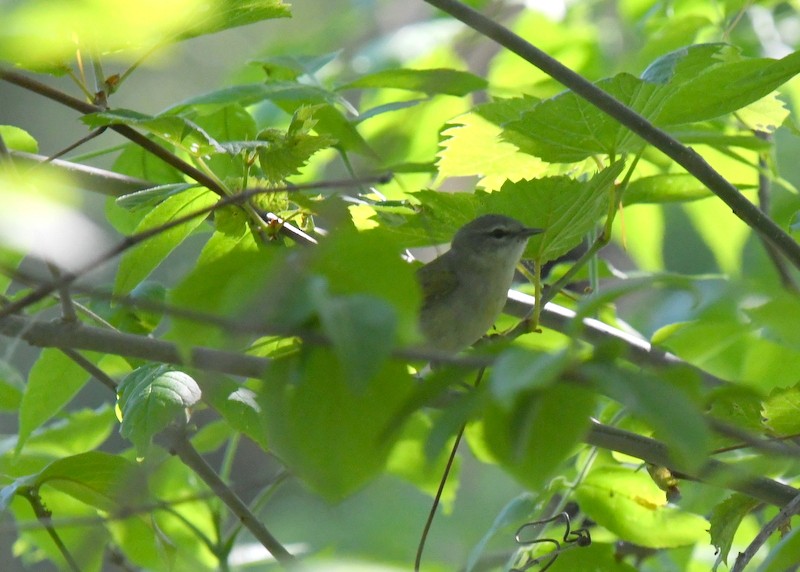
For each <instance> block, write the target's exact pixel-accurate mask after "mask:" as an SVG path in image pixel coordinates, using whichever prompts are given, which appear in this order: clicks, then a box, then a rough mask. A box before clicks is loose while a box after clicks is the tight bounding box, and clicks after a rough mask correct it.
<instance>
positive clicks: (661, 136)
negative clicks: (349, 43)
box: [425, 0, 800, 268]
mask: <svg viewBox="0 0 800 572" xmlns="http://www.w3.org/2000/svg"><path fill="white" fill-rule="evenodd" d="M425 1H426V2H427V3H428V4H431V5H433V6H436V7H437V8H439V9H440V10H442V11H444V12H447V13H448V14H450V15H451V16H453V17H455V18H456V19H458V20H461V21H462V22H463V23H464V24H466V25H467V26H469V27H470V28H472V29H474V30H476V31H478V32H480V33H481V34H483V35H484V36H486V37H487V38H490V39H492V40H494V41H495V42H497V43H498V44H500V45H501V46H503V47H505V48H507V49H508V50H510V51H511V52H513V53H515V54H517V55H518V56H520V57H521V58H523V59H524V60H526V61H527V62H529V63H531V64H533V65H534V66H536V67H537V68H539V69H540V70H542V71H543V72H544V73H546V74H547V75H549V76H550V77H552V78H553V79H555V80H556V81H558V82H559V83H561V84H562V85H564V86H566V87H567V88H569V89H571V90H572V91H573V92H574V93H575V94H576V95H578V96H579V97H582V98H583V99H585V100H587V101H588V102H590V103H591V104H592V105H594V106H595V107H597V108H598V109H600V110H601V111H603V112H604V113H606V114H607V115H609V116H611V117H613V118H614V119H616V120H617V121H619V122H620V123H621V124H622V125H624V126H625V127H627V128H628V129H630V130H631V131H633V132H634V133H636V134H637V135H639V136H640V137H641V138H642V139H644V140H645V141H647V142H648V143H650V144H651V145H653V146H654V147H656V148H657V149H659V150H660V151H661V152H663V153H664V154H665V155H667V156H668V157H671V158H672V159H673V160H675V162H677V163H678V164H679V165H681V166H682V167H683V168H684V169H686V170H687V171H688V172H689V173H691V174H692V175H694V176H695V177H696V178H697V180H699V181H700V182H701V183H703V184H704V185H705V186H706V187H708V189H709V190H711V192H713V193H714V194H715V195H717V196H718V197H719V198H720V199H721V200H722V201H724V202H725V204H727V205H728V206H729V207H730V208H731V210H732V211H733V212H734V214H735V215H736V216H738V217H739V218H740V219H742V220H743V221H744V222H745V223H747V225H748V226H750V227H752V228H753V229H755V230H756V231H757V232H758V233H759V234H760V235H761V236H763V237H764V238H765V239H766V240H768V241H770V242H771V243H772V244H774V245H775V247H776V248H777V249H778V250H779V251H780V252H781V253H782V254H783V255H784V256H786V258H788V259H789V260H790V261H791V262H792V264H794V266H796V267H797V268H800V244H798V243H797V242H795V240H794V239H793V238H792V237H791V236H789V234H788V233H786V232H785V231H784V230H783V229H782V228H781V227H780V226H778V225H777V224H776V223H775V222H774V221H773V220H772V219H771V218H769V217H768V216H767V215H766V214H764V213H763V212H762V211H761V210H760V209H759V208H758V207H757V206H756V205H754V204H753V203H751V202H750V201H749V200H747V198H746V197H745V196H744V195H742V194H741V193H740V192H739V190H738V189H737V188H736V187H735V186H733V185H732V184H731V183H729V182H728V181H727V180H726V179H725V178H724V177H722V175H720V174H719V173H718V172H717V171H715V170H714V169H713V168H712V167H711V165H709V164H708V163H707V162H706V161H705V160H704V159H703V158H702V157H701V156H700V155H699V154H697V153H696V152H695V151H694V150H692V149H691V148H689V147H686V146H685V145H682V144H681V143H680V142H679V141H678V140H677V139H675V138H674V137H672V136H671V135H669V134H668V133H666V132H665V131H663V130H661V129H659V128H657V127H656V126H654V125H653V124H652V123H650V122H649V121H648V120H647V119H645V118H644V117H642V116H641V115H639V114H638V113H636V112H635V111H634V110H632V109H630V108H629V107H627V106H625V105H624V104H622V103H621V102H619V101H618V100H616V99H615V98H613V97H612V96H611V95H609V94H608V93H606V92H605V91H603V90H602V89H600V88H599V87H597V86H596V85H594V84H593V83H591V82H590V81H588V80H587V79H585V78H584V77H582V76H581V75H579V74H577V73H575V72H573V71H572V70H570V69H569V68H568V67H566V66H565V65H564V64H562V63H561V62H559V61H558V60H556V59H555V58H553V57H551V56H549V55H547V54H546V53H545V52H543V51H542V50H540V49H539V48H537V47H535V46H533V45H532V44H530V43H529V42H527V41H525V40H524V39H522V38H521V37H520V36H518V35H516V34H515V33H513V32H512V31H511V30H509V29H508V28H506V27H504V26H502V25H500V24H498V23H497V22H494V21H492V20H491V19H489V18H487V17H486V16H484V15H482V14H481V13H480V12H478V11H476V10H474V9H473V8H470V7H469V6H467V5H465V4H463V3H461V2H458V1H457V0H425Z"/></svg>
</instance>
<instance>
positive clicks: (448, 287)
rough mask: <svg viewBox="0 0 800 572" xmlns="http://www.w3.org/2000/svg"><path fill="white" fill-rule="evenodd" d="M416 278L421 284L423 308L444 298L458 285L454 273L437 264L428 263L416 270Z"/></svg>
mask: <svg viewBox="0 0 800 572" xmlns="http://www.w3.org/2000/svg"><path fill="white" fill-rule="evenodd" d="M417 279H418V280H419V283H420V285H421V286H422V293H423V296H424V299H423V301H422V308H423V309H424V308H425V307H426V306H428V305H429V304H432V303H434V302H436V301H438V300H441V299H442V298H446V297H447V296H449V295H450V294H451V293H452V292H453V291H454V290H455V289H456V287H457V286H458V279H457V277H456V275H455V273H454V272H453V271H451V270H450V269H448V268H445V267H442V266H440V265H437V264H433V265H431V264H428V265H425V266H423V267H422V268H420V269H419V270H417Z"/></svg>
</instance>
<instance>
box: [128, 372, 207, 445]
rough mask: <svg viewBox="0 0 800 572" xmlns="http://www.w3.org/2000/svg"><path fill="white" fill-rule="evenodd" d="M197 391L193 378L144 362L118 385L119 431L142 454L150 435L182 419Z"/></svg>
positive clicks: (150, 438) (198, 392) (191, 404)
mask: <svg viewBox="0 0 800 572" xmlns="http://www.w3.org/2000/svg"><path fill="white" fill-rule="evenodd" d="M200 393H201V392H200V388H199V387H198V385H197V382H195V380H194V379H192V378H191V377H189V376H188V375H187V374H185V373H183V372H181V371H176V370H174V369H172V368H171V367H169V366H166V365H147V366H143V367H140V368H138V369H136V370H134V371H133V372H132V373H131V374H129V375H128V376H127V377H126V378H125V379H123V380H122V383H120V385H119V390H118V406H119V410H120V412H121V414H122V424H121V425H120V428H119V430H120V434H121V435H122V436H123V437H124V438H126V439H128V440H129V441H131V442H132V443H133V444H134V445H135V446H136V449H137V451H138V452H139V454H140V455H143V454H144V453H145V452H146V451H147V450H148V449H149V447H150V443H151V441H152V440H153V437H155V436H156V435H157V434H158V433H160V432H161V431H162V430H163V429H165V428H166V427H167V426H168V425H169V424H170V423H172V422H173V421H176V420H177V419H181V418H182V420H183V421H184V422H185V421H186V417H187V415H188V410H189V409H190V408H191V407H193V406H194V405H195V404H196V403H197V402H198V401H199V400H200Z"/></svg>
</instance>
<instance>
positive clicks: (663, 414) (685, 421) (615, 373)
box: [581, 362, 710, 468]
mask: <svg viewBox="0 0 800 572" xmlns="http://www.w3.org/2000/svg"><path fill="white" fill-rule="evenodd" d="M581 369H582V371H584V372H585V373H586V375H587V376H589V377H590V378H591V379H592V380H593V381H594V383H596V384H597V386H598V387H599V388H600V390H601V391H602V392H603V393H605V394H606V395H608V396H609V397H611V398H613V399H616V400H617V401H619V402H620V403H622V404H623V405H625V407H626V408H627V409H628V410H629V411H630V412H631V413H633V414H634V415H637V416H639V417H641V418H642V419H643V420H644V421H646V422H647V423H648V424H650V425H651V426H652V427H653V429H655V431H656V435H657V436H658V438H660V439H663V440H664V441H666V442H667V443H668V444H669V446H670V451H671V452H672V453H673V454H674V455H675V458H676V459H677V460H678V461H680V462H681V463H685V464H687V465H688V466H689V467H694V468H699V467H700V465H702V464H703V463H704V462H705V460H706V459H707V457H708V453H709V446H710V435H709V432H708V426H707V423H706V421H705V419H704V417H703V416H702V415H701V412H700V409H699V407H698V405H697V404H695V403H694V402H693V401H692V400H691V399H690V398H689V396H688V395H687V394H686V393H685V392H684V391H682V390H681V389H680V388H678V387H675V385H673V384H672V383H671V382H670V379H669V377H667V376H666V373H665V374H662V376H660V377H657V376H655V375H649V374H647V373H645V372H643V371H637V372H632V371H629V370H627V369H624V368H621V367H617V366H616V365H614V364H604V363H596V362H595V363H589V364H585V365H584V366H583V367H582V368H581ZM680 376H681V378H682V380H681V381H682V382H684V383H685V381H684V379H683V378H688V379H691V377H692V373H691V371H690V370H688V368H687V370H686V371H683V372H681V374H680ZM695 377H696V375H695Z"/></svg>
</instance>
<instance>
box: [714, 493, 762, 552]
mask: <svg viewBox="0 0 800 572" xmlns="http://www.w3.org/2000/svg"><path fill="white" fill-rule="evenodd" d="M758 505H759V502H758V500H756V499H754V498H752V497H747V496H744V495H741V494H738V493H737V494H732V495H731V496H729V497H728V498H727V499H725V500H724V501H722V502H721V503H719V504H718V505H716V506H715V507H714V508H713V510H712V511H711V517H710V519H709V520H710V523H711V528H710V530H709V534H711V544H713V545H714V546H716V547H717V551H718V556H717V558H718V560H720V561H722V562H723V563H724V564H725V565H727V564H728V554H729V553H730V551H731V546H732V545H733V537H734V536H735V535H736V531H737V530H739V525H740V524H741V523H742V520H743V519H744V517H746V516H747V515H748V514H750V513H751V512H752V511H753V510H755V509H756V507H758Z"/></svg>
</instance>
